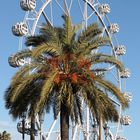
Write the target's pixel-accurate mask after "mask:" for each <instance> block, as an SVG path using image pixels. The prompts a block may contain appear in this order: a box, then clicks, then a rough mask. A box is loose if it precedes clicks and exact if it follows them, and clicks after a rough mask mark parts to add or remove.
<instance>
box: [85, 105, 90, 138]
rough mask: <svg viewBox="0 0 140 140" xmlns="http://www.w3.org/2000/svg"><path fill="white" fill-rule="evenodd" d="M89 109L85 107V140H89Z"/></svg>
mask: <svg viewBox="0 0 140 140" xmlns="http://www.w3.org/2000/svg"><path fill="white" fill-rule="evenodd" d="M89 119H90V118H89V108H88V107H87V128H86V131H87V138H86V140H89V125H90V122H89Z"/></svg>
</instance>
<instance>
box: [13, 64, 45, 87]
mask: <svg viewBox="0 0 140 140" xmlns="http://www.w3.org/2000/svg"><path fill="white" fill-rule="evenodd" d="M40 66H42V65H40ZM37 67H38V68H39V65H38V64H29V65H26V66H24V67H22V68H20V69H19V71H18V72H17V73H16V74H15V75H14V76H13V78H12V81H11V85H15V84H16V83H18V82H19V81H22V79H23V77H25V76H26V75H29V74H30V72H31V71H32V70H33V69H35V68H37Z"/></svg>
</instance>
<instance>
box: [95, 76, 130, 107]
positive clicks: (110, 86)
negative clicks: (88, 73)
mask: <svg viewBox="0 0 140 140" xmlns="http://www.w3.org/2000/svg"><path fill="white" fill-rule="evenodd" d="M94 80H95V81H96V82H97V83H98V84H99V85H101V86H102V87H103V88H105V89H107V90H108V91H110V92H111V93H112V94H113V95H115V97H116V98H117V99H118V101H119V102H120V103H121V105H122V108H123V109H124V108H126V107H128V102H127V101H126V99H125V98H124V96H123V95H122V93H121V91H120V89H119V88H117V87H116V86H115V85H114V84H113V83H111V82H109V81H107V80H104V79H102V78H98V77H94Z"/></svg>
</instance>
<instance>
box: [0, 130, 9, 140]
mask: <svg viewBox="0 0 140 140" xmlns="http://www.w3.org/2000/svg"><path fill="white" fill-rule="evenodd" d="M0 140H11V135H10V133H7V131H3V132H1V133H0Z"/></svg>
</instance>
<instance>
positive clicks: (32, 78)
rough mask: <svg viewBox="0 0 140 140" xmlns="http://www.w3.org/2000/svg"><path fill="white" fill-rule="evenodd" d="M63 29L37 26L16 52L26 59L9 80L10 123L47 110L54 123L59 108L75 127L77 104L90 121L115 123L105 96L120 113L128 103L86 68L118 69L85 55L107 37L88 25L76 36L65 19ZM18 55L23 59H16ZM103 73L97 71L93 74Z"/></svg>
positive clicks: (101, 58)
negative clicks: (87, 111) (35, 33)
mask: <svg viewBox="0 0 140 140" xmlns="http://www.w3.org/2000/svg"><path fill="white" fill-rule="evenodd" d="M63 19H64V25H63V28H61V27H52V26H50V25H48V24H47V25H45V24H44V25H42V28H41V29H40V35H38V36H31V37H28V38H27V41H26V45H27V46H30V45H32V46H33V49H32V50H31V51H29V52H28V51H25V52H21V54H20V55H21V56H27V57H30V65H25V66H23V68H21V69H20V70H19V71H18V72H17V73H16V74H15V75H14V77H13V78H12V81H11V84H10V86H9V88H8V89H7V91H6V94H5V106H6V108H7V109H9V113H10V114H11V115H12V116H13V117H14V118H15V119H16V118H17V117H20V116H21V115H22V113H23V112H27V114H28V116H33V115H34V114H36V113H39V112H40V111H44V110H46V112H49V111H50V109H51V107H52V108H53V112H54V118H55V119H56V118H57V115H58V114H59V112H61V106H62V104H64V106H65V108H66V112H65V113H66V115H68V116H70V118H71V120H72V121H73V122H75V123H82V122H83V114H82V101H83V100H84V102H85V103H86V104H87V106H88V107H89V109H90V110H91V112H92V115H93V118H94V119H96V120H97V121H98V123H99V118H100V117H102V119H103V121H104V122H106V121H115V122H116V121H118V117H119V115H118V111H117V107H116V105H115V104H114V102H113V101H112V100H111V99H110V98H109V97H108V93H109V94H112V95H113V96H115V98H116V99H117V100H118V102H119V103H120V104H121V106H122V107H123V109H125V108H126V107H128V103H127V102H126V100H125V98H124V97H123V95H122V94H121V91H120V89H118V88H117V87H116V86H115V85H114V84H112V83H111V82H109V81H108V80H105V79H104V77H102V76H96V75H95V71H96V70H97V69H95V68H92V69H91V67H92V66H96V65H98V64H99V65H100V64H102V63H107V64H109V65H112V66H113V67H115V66H116V67H117V68H118V69H119V70H123V67H124V66H123V64H122V63H121V62H120V61H119V60H118V59H116V58H115V57H113V56H110V55H106V54H100V53H97V54H92V55H91V51H92V50H95V49H97V48H100V47H103V46H104V47H106V46H107V45H109V44H110V39H109V38H108V37H102V36H101V34H102V29H100V27H99V26H98V24H97V23H95V24H91V25H90V26H88V27H87V28H86V29H84V30H83V31H82V33H80V31H81V30H82V29H81V25H80V24H79V25H76V26H75V25H73V24H72V21H71V18H70V17H69V16H66V15H64V16H63ZM22 53H23V55H22ZM102 70H104V71H105V69H103V68H98V71H102Z"/></svg>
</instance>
